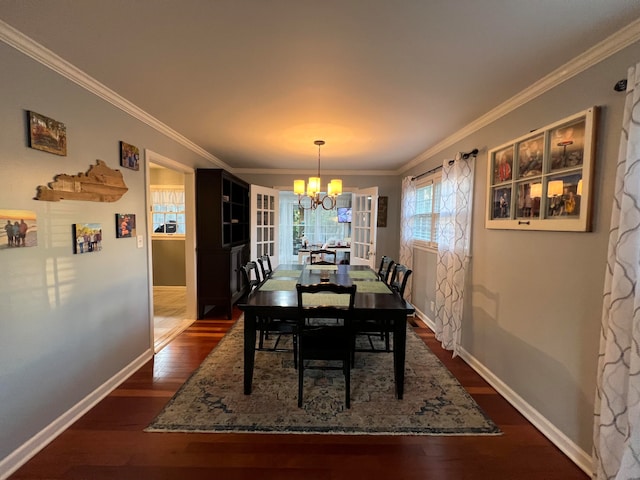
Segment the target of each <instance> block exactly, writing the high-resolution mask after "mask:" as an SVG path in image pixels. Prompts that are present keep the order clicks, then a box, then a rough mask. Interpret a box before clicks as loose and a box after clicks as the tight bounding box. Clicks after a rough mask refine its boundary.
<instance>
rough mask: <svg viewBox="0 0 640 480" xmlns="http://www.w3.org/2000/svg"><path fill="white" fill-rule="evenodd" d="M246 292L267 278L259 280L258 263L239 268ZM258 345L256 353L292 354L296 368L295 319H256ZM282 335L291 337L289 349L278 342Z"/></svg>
mask: <svg viewBox="0 0 640 480" xmlns="http://www.w3.org/2000/svg"><path fill="white" fill-rule="evenodd" d="M241 271H242V276H243V277H244V280H245V284H246V285H247V287H246V288H247V290H246V293H245V295H249V294H250V293H251V292H252V291H253V290H254V289H256V288H257V287H258V286H260V284H261V283H262V281H266V280H267V279H268V278H267V277H263V278H262V281H261V279H260V273H259V271H258V263H256V262H254V261H250V262H247V263H246V264H245V265H243V266H242V268H241ZM257 330H258V345H257V346H256V350H257V351H268V352H293V365H294V367H295V368H298V336H297V317H294V318H273V317H268V316H264V315H259V316H258V317H257ZM283 335H288V336H291V343H292V346H291V348H288V347H282V346H281V344H280V340H281V339H282V336H283Z"/></svg>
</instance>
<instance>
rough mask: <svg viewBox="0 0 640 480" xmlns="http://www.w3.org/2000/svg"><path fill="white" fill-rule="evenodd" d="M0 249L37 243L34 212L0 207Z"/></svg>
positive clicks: (36, 224)
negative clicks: (0, 227) (0, 225)
mask: <svg viewBox="0 0 640 480" xmlns="http://www.w3.org/2000/svg"><path fill="white" fill-rule="evenodd" d="M0 223H1V224H2V229H1V230H0V250H2V249H5V248H18V247H35V246H37V245H38V223H37V222H36V212H32V211H30V210H2V209H0Z"/></svg>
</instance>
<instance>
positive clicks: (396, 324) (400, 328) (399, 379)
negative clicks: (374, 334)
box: [393, 315, 407, 400]
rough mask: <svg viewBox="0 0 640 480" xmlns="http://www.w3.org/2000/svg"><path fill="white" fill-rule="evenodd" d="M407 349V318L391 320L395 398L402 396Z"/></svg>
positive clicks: (401, 317) (403, 316) (404, 316)
mask: <svg viewBox="0 0 640 480" xmlns="http://www.w3.org/2000/svg"><path fill="white" fill-rule="evenodd" d="M406 349H407V316H406V315H402V316H399V317H396V318H394V319H393V371H394V378H395V382H396V396H397V397H398V399H399V400H402V396H403V395H404V360H405V355H406Z"/></svg>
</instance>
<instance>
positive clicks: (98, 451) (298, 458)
mask: <svg viewBox="0 0 640 480" xmlns="http://www.w3.org/2000/svg"><path fill="white" fill-rule="evenodd" d="M239 314H240V312H239V311H238V310H236V311H235V312H234V320H226V319H220V320H215V319H214V320H198V321H196V322H195V323H194V324H193V325H192V326H191V327H189V328H188V329H187V330H185V331H184V332H183V333H182V334H180V335H179V336H178V337H177V338H176V339H175V340H174V341H173V342H172V343H170V344H169V345H168V346H166V347H165V348H164V349H163V350H162V351H161V352H160V353H158V354H157V355H156V356H155V358H154V360H152V361H150V362H148V363H147V364H146V365H145V366H144V367H143V368H141V369H140V370H139V371H138V372H136V373H135V374H134V375H133V376H132V377H131V378H130V379H128V380H127V381H126V382H125V383H123V384H122V385H121V386H120V387H119V388H118V389H116V390H114V391H113V392H112V393H111V394H110V395H109V396H108V397H107V398H105V399H104V400H103V401H102V402H100V403H99V404H98V405H96V407H94V408H93V409H92V410H91V411H89V412H88V413H87V414H86V415H85V416H84V417H82V418H81V419H80V420H79V421H77V422H76V423H75V424H74V425H73V426H72V427H71V428H69V429H68V430H67V431H65V432H64V433H63V434H61V435H60V436H59V437H58V438H57V439H55V440H54V441H53V442H52V443H51V444H50V445H49V446H47V447H46V448H45V449H44V450H43V451H41V452H40V453H39V454H37V455H36V456H35V457H34V458H33V459H31V460H30V461H29V462H28V463H27V464H25V465H24V466H23V467H22V468H21V469H19V470H18V471H17V472H15V473H14V474H13V475H12V476H11V477H9V478H10V479H13V480H18V479H21V480H33V479H39V480H42V479H48V480H54V479H64V480H71V479H73V480H80V479H82V480H102V479H117V480H129V479H130V480H147V479H149V480H156V479H158V480H172V479H180V480H183V479H189V480H198V479H207V480H211V479H221V480H236V479H260V480H271V479H278V480H288V479H296V480H300V479H304V480H316V479H317V480H347V479H348V480H354V479H368V480H375V479H406V480H414V479H415V480H418V479H420V480H424V479H437V480H449V479H455V480H467V479H491V480H500V479H517V480H534V479H535V480H540V479H544V480H573V479H579V480H585V479H587V478H588V476H587V475H586V474H584V473H583V472H582V471H581V470H580V469H579V468H578V467H577V466H575V465H574V464H573V462H571V461H570V460H569V459H568V458H567V457H566V456H565V455H564V454H562V452H560V451H559V450H558V449H557V448H556V447H555V446H553V445H552V444H551V443H550V442H549V441H548V440H547V439H546V438H545V437H544V436H543V435H542V434H541V433H540V432H538V431H537V430H536V429H535V428H534V427H533V426H532V425H531V424H530V423H528V422H527V421H526V420H525V418H524V417H523V416H522V415H520V414H519V413H518V412H517V411H516V410H515V409H514V408H513V407H511V406H510V405H509V404H508V403H507V402H506V401H505V400H504V399H503V398H502V397H500V396H499V395H498V394H497V393H496V392H495V391H494V390H493V389H492V388H491V387H490V386H489V385H488V384H487V383H486V382H485V381H484V380H482V378H481V377H480V376H478V375H477V374H476V373H475V372H474V371H473V370H472V369H471V368H470V367H469V366H468V365H466V364H465V363H464V362H463V361H462V360H460V359H459V358H458V359H451V354H450V353H449V352H444V351H443V350H441V349H440V347H439V345H438V344H437V342H436V340H435V339H434V337H433V334H432V333H431V331H430V330H429V329H427V328H425V327H416V331H417V332H418V334H419V335H420V337H421V338H422V339H423V340H424V341H425V342H426V343H427V345H429V347H430V348H431V349H432V350H433V351H434V352H435V353H436V354H437V355H438V357H439V358H440V359H441V360H442V361H443V363H444V364H445V365H446V366H447V367H448V368H449V369H450V370H451V371H452V372H453V373H454V374H455V375H456V376H457V378H458V379H459V380H460V382H461V383H462V384H463V385H464V386H465V388H467V390H468V391H469V392H470V394H471V395H472V396H473V397H474V398H475V400H476V401H477V402H478V404H479V405H480V406H481V407H482V408H483V409H484V411H485V412H486V413H487V414H488V415H489V416H490V417H491V418H492V419H493V420H494V421H495V422H496V423H497V424H498V425H499V426H500V428H501V429H502V431H503V432H504V435H501V436H495V437H492V436H461V437H426V436H376V435H369V436H349V435H347V436H334V435H283V434H196V433H145V432H143V429H144V428H145V427H146V426H147V425H148V424H149V423H150V422H151V421H152V420H153V418H154V417H155V416H156V415H157V414H158V413H159V412H160V410H161V409H162V408H163V406H164V405H165V404H166V402H167V401H168V400H169V399H170V398H171V396H172V395H173V394H174V393H175V392H176V390H177V389H178V388H180V386H181V385H182V384H183V382H184V381H185V380H186V379H187V378H188V376H189V375H190V374H191V372H192V371H193V370H194V369H195V368H197V367H198V365H199V364H200V363H201V362H202V360H203V359H204V357H206V355H207V354H208V353H209V352H210V351H211V349H212V348H213V347H214V346H215V345H216V344H217V343H218V342H219V341H220V339H221V338H222V337H223V336H224V334H225V332H226V331H227V330H228V329H229V328H230V327H231V326H232V325H233V322H234V321H235V319H237V317H238V315H239Z"/></svg>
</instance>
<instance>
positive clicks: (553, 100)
mask: <svg viewBox="0 0 640 480" xmlns="http://www.w3.org/2000/svg"><path fill="white" fill-rule="evenodd" d="M639 59H640V44H634V45H632V46H630V47H628V48H626V49H625V50H623V51H622V52H620V53H618V54H616V55H614V56H613V57H611V58H609V59H607V60H605V61H603V62H601V63H600V64H598V65H596V66H594V67H592V68H590V69H588V70H586V71H585V72H583V73H581V74H579V75H578V76H576V77H574V78H572V79H570V80H569V81H567V82H565V83H564V84H562V85H560V86H558V87H556V88H553V89H552V90H550V91H548V92H547V93H545V94H544V95H542V96H540V97H538V98H536V99H535V100H533V101H530V102H529V103H527V104H525V105H524V106H522V107H520V108H518V109H517V110H516V111H514V112H512V113H510V114H508V115H507V116H505V117H503V118H501V119H499V120H497V121H495V122H494V123H493V124H491V125H489V126H487V127H485V128H483V129H481V130H480V131H478V132H475V133H474V134H472V135H470V136H469V137H467V138H465V139H464V140H462V141H460V142H459V143H457V144H456V145H454V146H452V147H451V148H448V149H447V150H446V151H443V152H441V153H439V154H438V155H435V156H434V157H432V158H429V159H428V160H426V161H425V162H424V163H423V164H421V165H419V166H417V167H415V168H413V169H412V170H411V171H410V172H407V174H417V173H420V172H422V171H425V170H428V169H430V168H432V167H434V166H436V165H439V164H440V163H441V162H442V160H443V159H445V158H451V157H452V156H453V155H454V154H455V152H457V151H469V150H471V149H473V148H476V147H477V148H479V149H480V154H479V155H478V158H477V164H476V170H475V192H474V215H473V231H472V260H471V265H470V267H471V268H470V287H469V290H468V291H469V295H468V297H467V299H466V304H465V305H466V306H465V314H464V320H463V334H462V346H463V348H464V349H465V350H466V351H467V352H468V354H469V355H470V356H471V357H473V358H474V359H475V360H476V361H478V362H479V363H480V364H481V365H483V366H484V368H486V369H487V370H488V371H489V372H490V373H491V374H492V375H493V376H494V377H495V378H496V379H498V381H499V382H502V383H504V384H505V385H506V386H507V387H508V388H510V389H512V390H513V391H514V392H515V393H516V394H517V395H518V396H520V397H521V398H522V399H523V400H524V401H525V402H526V403H528V404H529V405H530V406H531V407H533V408H534V409H535V410H537V411H538V412H539V413H540V414H542V415H543V416H544V417H545V418H546V419H547V420H548V421H549V422H550V423H551V424H553V426H555V427H556V428H557V429H559V430H560V431H561V432H562V433H563V434H564V435H566V436H567V437H568V438H569V439H570V440H571V441H573V442H574V443H575V444H577V446H578V447H580V448H581V449H583V450H584V452H586V453H587V454H588V455H590V453H591V439H592V430H593V406H594V395H595V382H596V365H597V356H598V342H599V333H600V315H601V309H602V300H601V298H602V291H603V284H604V271H605V265H606V249H607V240H608V229H609V223H610V212H611V206H612V198H613V187H614V177H615V167H616V159H617V153H618V146H619V142H620V129H621V124H622V112H623V105H624V94H623V93H617V92H614V91H613V85H614V84H615V83H616V82H617V81H618V80H620V79H622V78H626V72H627V67H628V66H630V65H632V64H634V63H635V62H637V61H638V60H639ZM478 88H479V93H480V92H481V86H479V87H478ZM593 105H599V106H601V107H602V108H601V117H600V121H599V124H598V146H597V154H596V166H595V170H596V172H595V196H594V198H595V209H594V217H593V218H594V222H593V231H592V232H590V233H569V232H531V231H530V232H523V231H508V230H487V229H485V228H484V218H485V204H486V182H487V150H488V149H491V148H493V147H495V146H498V145H500V144H502V143H505V142H508V141H509V140H511V139H513V138H516V137H519V136H521V135H524V134H526V133H527V132H529V131H531V130H533V129H536V128H539V127H542V126H544V125H547V124H550V123H552V122H554V121H556V120H560V119H562V118H563V117H566V116H568V115H571V114H573V113H577V112H579V111H581V110H584V109H586V108H588V107H590V106H593ZM433 268H434V255H433V254H430V253H427V252H424V251H423V252H416V256H415V261H414V269H416V270H421V269H425V270H428V269H433ZM413 288H414V298H418V300H416V301H417V302H418V303H419V304H420V305H417V306H419V307H423V308H425V310H423V312H424V313H426V314H427V315H431V312H430V311H429V310H428V303H425V302H421V301H420V296H419V295H416V294H415V292H418V293H420V294H421V295H422V298H425V300H427V299H430V298H432V297H433V289H434V286H433V282H432V279H431V278H429V276H428V275H427V274H423V273H418V274H417V275H416V278H415V279H414V285H413ZM424 292H426V293H427V294H426V295H424Z"/></svg>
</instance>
